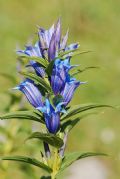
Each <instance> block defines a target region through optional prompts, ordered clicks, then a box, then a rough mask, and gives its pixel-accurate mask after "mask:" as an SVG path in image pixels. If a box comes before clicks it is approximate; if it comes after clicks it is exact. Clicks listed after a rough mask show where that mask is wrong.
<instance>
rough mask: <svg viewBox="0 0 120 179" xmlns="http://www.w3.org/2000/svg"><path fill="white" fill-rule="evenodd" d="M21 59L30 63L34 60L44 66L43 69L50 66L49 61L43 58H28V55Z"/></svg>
mask: <svg viewBox="0 0 120 179" xmlns="http://www.w3.org/2000/svg"><path fill="white" fill-rule="evenodd" d="M20 58H21V59H26V60H28V61H30V60H34V61H36V62H38V63H39V64H40V65H42V66H43V67H45V68H46V67H47V66H48V64H49V63H48V61H47V60H45V59H43V58H40V57H30V56H28V55H25V54H24V55H22V56H20Z"/></svg>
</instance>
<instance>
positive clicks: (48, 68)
mask: <svg viewBox="0 0 120 179" xmlns="http://www.w3.org/2000/svg"><path fill="white" fill-rule="evenodd" d="M54 63H55V60H52V61H51V62H50V63H49V65H48V66H47V68H46V70H45V71H46V73H47V74H48V76H51V74H52V70H53V66H54Z"/></svg>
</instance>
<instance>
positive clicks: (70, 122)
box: [61, 118, 81, 132]
mask: <svg viewBox="0 0 120 179" xmlns="http://www.w3.org/2000/svg"><path fill="white" fill-rule="evenodd" d="M80 120H81V118H76V119H74V120H68V121H65V122H64V123H63V124H62V125H61V131H62V132H65V131H66V132H68V131H70V130H71V129H72V128H73V127H74V126H75V125H76V124H77V123H78V122H79V121H80Z"/></svg>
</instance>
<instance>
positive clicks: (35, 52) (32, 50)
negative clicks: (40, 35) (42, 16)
mask: <svg viewBox="0 0 120 179" xmlns="http://www.w3.org/2000/svg"><path fill="white" fill-rule="evenodd" d="M17 53H18V54H19V55H23V54H25V55H28V56H30V57H42V54H41V51H40V44H39V43H38V42H37V43H36V44H35V46H34V47H33V46H26V49H25V50H18V51H17ZM27 66H32V67H33V68H34V70H35V72H36V74H37V75H38V76H40V77H43V78H44V77H45V70H44V68H43V67H41V65H40V64H39V63H38V62H35V61H34V60H30V62H29V65H27Z"/></svg>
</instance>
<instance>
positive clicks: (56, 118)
mask: <svg viewBox="0 0 120 179" xmlns="http://www.w3.org/2000/svg"><path fill="white" fill-rule="evenodd" d="M63 104H64V103H63V102H61V103H59V104H57V106H54V107H53V106H52V105H51V103H50V101H49V100H48V99H46V101H45V103H44V107H38V108H37V109H38V110H40V111H41V112H42V113H43V114H44V118H45V123H46V127H47V129H48V131H49V132H50V133H53V134H55V133H56V132H57V131H58V130H59V128H60V112H64V111H63V109H62V105H63Z"/></svg>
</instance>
